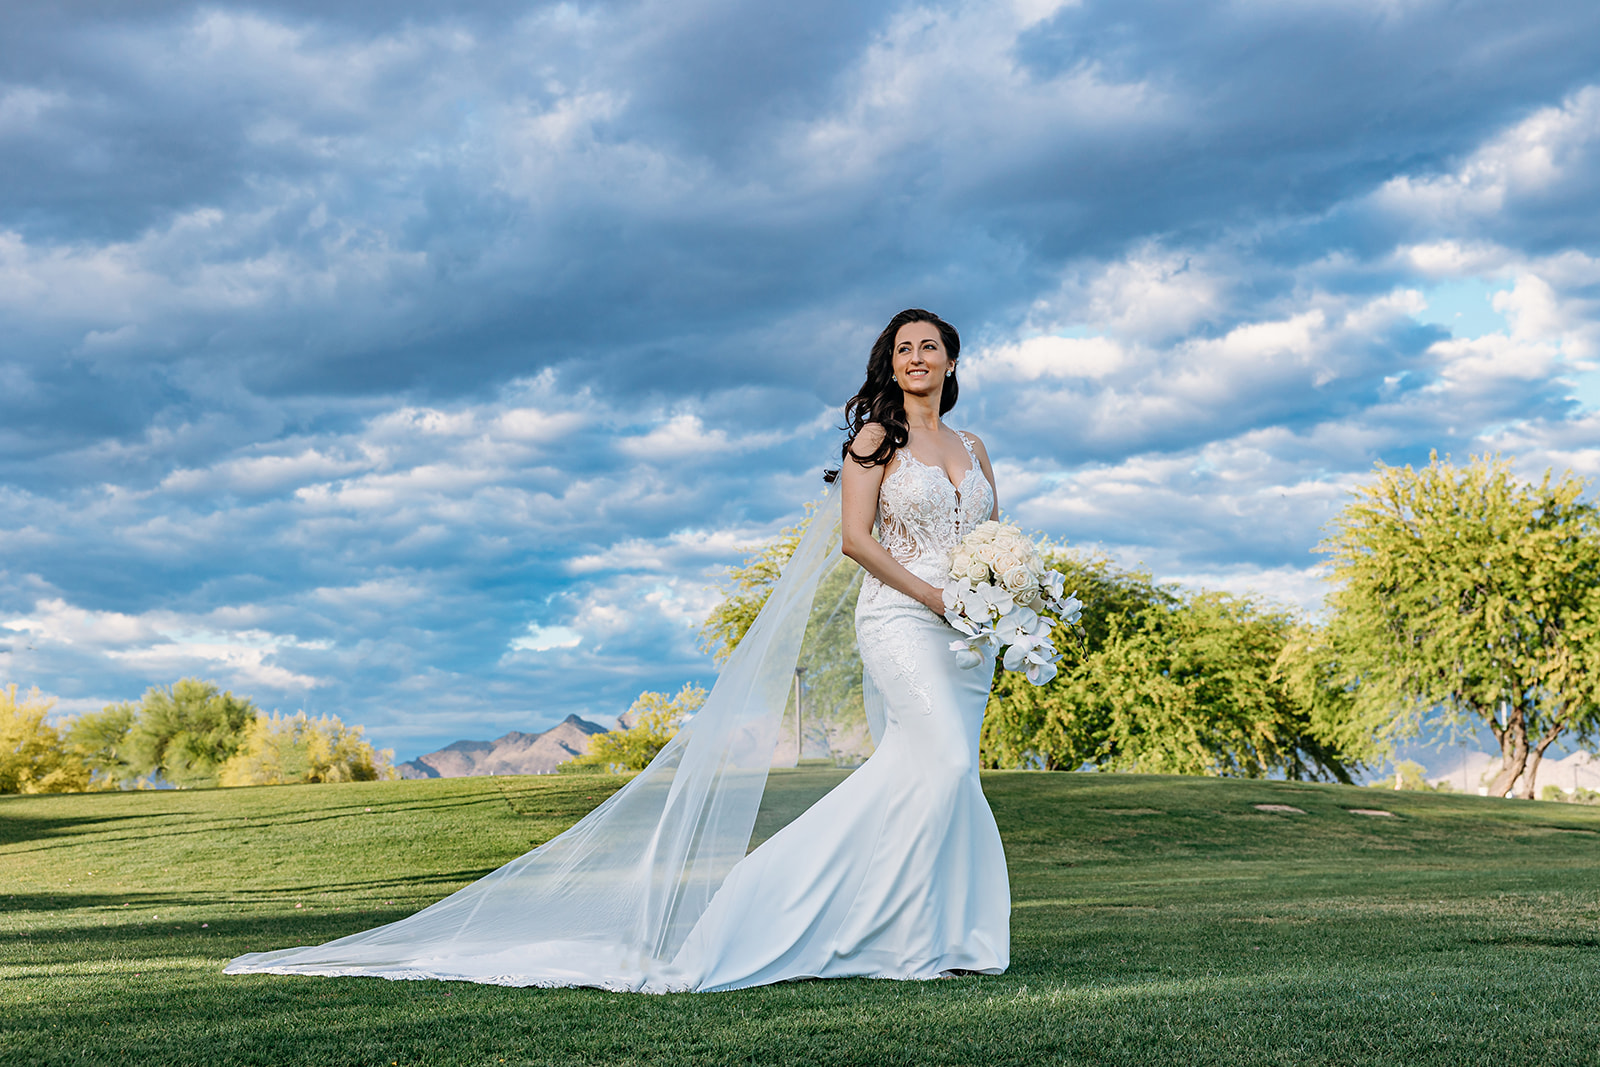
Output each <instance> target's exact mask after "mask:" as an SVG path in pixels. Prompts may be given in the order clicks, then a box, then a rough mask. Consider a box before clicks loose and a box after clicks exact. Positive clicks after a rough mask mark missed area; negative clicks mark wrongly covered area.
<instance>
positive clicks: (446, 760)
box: [395, 715, 606, 778]
mask: <svg viewBox="0 0 1600 1067" xmlns="http://www.w3.org/2000/svg"><path fill="white" fill-rule="evenodd" d="M605 732H606V728H605V727H604V726H601V725H600V724H598V723H593V722H590V721H589V720H587V719H580V718H578V717H577V716H576V715H568V716H567V717H566V718H565V719H563V720H561V721H560V722H559V723H557V724H556V725H554V726H552V727H550V729H548V730H546V731H544V733H540V734H525V733H519V732H518V731H516V730H513V731H511V732H510V733H509V734H506V735H505V736H504V737H497V738H495V739H494V740H493V741H457V742H455V743H453V744H449V745H446V746H444V747H443V748H441V749H440V750H439V751H437V752H430V753H428V754H427V755H426V756H418V757H417V758H416V759H414V760H407V761H406V762H405V763H402V764H400V765H399V766H398V767H396V768H395V769H396V770H398V771H399V772H400V777H402V778H470V777H472V776H474V775H486V774H549V773H550V772H551V771H554V770H555V769H556V764H558V763H565V762H566V761H567V760H569V759H571V758H572V757H574V756H581V755H583V754H584V753H585V752H587V751H589V738H591V737H593V736H594V735H595V734H603V733H605Z"/></svg>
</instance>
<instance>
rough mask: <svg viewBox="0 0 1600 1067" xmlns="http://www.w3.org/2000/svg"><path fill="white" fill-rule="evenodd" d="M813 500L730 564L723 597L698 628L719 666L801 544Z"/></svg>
mask: <svg viewBox="0 0 1600 1067" xmlns="http://www.w3.org/2000/svg"><path fill="white" fill-rule="evenodd" d="M814 508H815V505H814V504H807V505H806V517H805V518H803V519H801V520H800V522H799V523H798V524H796V525H794V526H790V527H788V528H786V529H784V530H783V531H782V532H781V533H779V534H778V535H777V536H776V537H774V538H772V539H771V540H769V541H767V542H766V543H764V544H762V545H761V546H760V547H759V548H757V549H756V551H755V552H754V553H752V554H751V555H749V556H746V557H745V560H744V562H743V563H742V564H740V565H739V566H737V567H729V568H728V572H727V575H726V576H725V579H724V582H723V585H722V600H721V601H719V602H718V604H717V606H716V607H714V608H712V609H711V614H710V615H708V616H706V621H705V625H703V626H702V627H701V628H700V648H701V649H702V650H703V651H705V652H709V653H711V656H712V658H713V659H715V660H716V662H717V664H718V666H721V665H722V663H723V662H725V661H726V660H727V658H728V657H729V656H730V655H732V654H733V650H734V649H735V648H737V647H738V646H739V642H740V641H742V640H744V635H745V634H747V633H749V632H750V627H752V626H754V625H755V621H756V616H757V615H759V614H761V608H762V607H763V605H765V604H766V602H767V597H768V596H770V595H771V594H772V587H773V586H774V585H776V584H777V582H778V576H779V575H780V574H782V573H783V568H784V565H785V564H787V563H788V562H789V559H790V557H792V556H793V555H794V550H795V549H796V548H798V547H799V546H800V538H801V537H803V536H804V535H805V532H806V527H807V526H808V525H809V524H810V522H811V515H812V512H813V509H814Z"/></svg>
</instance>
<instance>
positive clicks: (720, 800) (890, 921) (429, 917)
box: [226, 309, 1011, 993]
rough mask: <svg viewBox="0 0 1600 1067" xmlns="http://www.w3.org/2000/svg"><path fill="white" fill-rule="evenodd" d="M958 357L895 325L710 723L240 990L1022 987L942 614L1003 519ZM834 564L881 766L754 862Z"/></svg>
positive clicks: (922, 326) (726, 672) (913, 328)
mask: <svg viewBox="0 0 1600 1067" xmlns="http://www.w3.org/2000/svg"><path fill="white" fill-rule="evenodd" d="M960 351H961V341H960V337H959V336H958V335H957V333H956V331H955V329H954V328H953V327H951V326H950V325H949V324H948V323H946V322H944V321H943V320H942V319H940V318H939V317H938V316H937V315H934V314H932V313H931V312H928V311H923V310H920V309H911V310H907V311H902V312H901V313H900V314H898V315H896V316H895V317H894V318H893V319H891V320H890V322H889V325H888V326H887V327H886V328H885V329H884V331H883V333H882V334H880V335H879V337H878V339H877V341H876V342H875V343H874V344H873V346H872V353H871V355H870V357H869V358H868V362H867V375H866V382H865V383H864V384H863V385H862V387H861V389H860V391H859V392H858V393H857V394H856V396H855V397H854V398H853V399H851V401H850V403H849V404H848V405H846V407H845V417H846V422H847V426H848V429H849V431H850V439H849V440H848V441H847V442H846V443H845V446H844V450H843V456H842V463H841V468H840V470H839V471H838V472H837V475H835V474H834V473H833V472H830V474H829V480H830V481H836V482H837V487H838V492H834V493H830V494H829V496H828V497H827V498H826V499H825V500H824V502H823V505H822V506H821V507H820V508H819V509H818V510H817V511H816V512H815V513H814V514H813V515H812V517H811V520H810V522H809V524H808V527H807V532H806V534H805V536H804V537H803V538H802V540H801V542H800V545H799V546H798V547H797V548H796V550H795V553H794V556H793V557H792V558H791V560H790V562H789V563H788V565H786V567H785V568H784V572H783V575H782V577H781V578H780V579H779V581H778V583H777V584H776V586H775V587H774V588H773V590H772V593H771V595H770V596H769V597H768V599H767V603H766V605H765V606H764V607H763V608H762V610H761V614H760V616H759V617H758V618H757V620H756V622H755V624H754V625H753V626H752V627H751V629H750V631H749V633H748V634H746V635H745V637H744V639H743V640H741V641H740V643H739V645H738V647H737V648H736V649H735V651H734V653H733V655H732V656H730V657H729V659H728V662H727V663H726V665H725V666H724V668H723V670H722V673H721V675H720V676H719V677H718V679H717V684H716V685H715V687H714V688H713V689H712V692H711V694H710V696H709V697H708V698H707V700H706V702H705V705H704V706H703V707H702V708H701V710H700V711H699V713H698V714H696V715H695V716H694V718H693V719H691V720H690V721H689V722H688V723H687V724H685V726H684V727H683V729H681V730H680V731H679V732H678V734H677V736H676V737H674V738H673V740H672V742H671V743H670V744H669V745H668V746H667V747H666V748H664V749H663V750H662V751H661V753H660V754H659V755H658V756H657V757H656V759H655V760H654V761H652V762H651V764H650V766H649V767H647V768H646V769H645V770H644V771H642V772H640V773H639V775H637V776H636V777H635V778H634V779H633V780H632V781H631V782H629V783H628V785H627V786H625V787H624V788H623V789H621V790H620V791H618V792H617V793H616V794H614V795H613V796H612V797H611V798H610V799H608V800H607V801H606V802H605V803H604V804H601V805H600V806H599V807H598V808H596V809H595V810H594V811H592V812H590V813H589V814H588V815H587V816H585V817H584V818H583V819H582V820H581V821H579V822H578V823H577V824H576V825H575V826H573V827H572V828H571V829H570V830H568V831H567V832H565V833H563V834H561V835H560V836H558V837H556V838H554V839H553V840H551V841H548V842H546V843H545V844H543V845H541V846H539V847H538V848H536V849H534V850H533V851H532V852H530V853H528V854H527V855H525V856H522V857H521V858H519V859H516V860H513V861H512V862H511V863H508V864H506V865H505V866H504V867H501V868H500V869H499V870H497V871H494V872H493V873H491V874H489V875H487V876H486V877H484V878H482V879H480V880H479V881H477V882H475V883H473V884H472V885H469V886H467V887H466V888H464V889H462V890H460V891H459V892H457V893H454V894H452V895H451V896H449V897H446V898H445V899H444V900H441V901H439V902H438V903H436V904H434V905H432V906H430V907H428V908H425V909H423V910H422V911H420V912H418V913H417V914H415V915H412V916H410V917H408V918H406V919H402V920H400V921H399V922H395V923H391V924H389V925H387V926H382V927H378V928H377V929H374V930H367V931H364V932H362V933H359V934H353V935H351V936H349V937H344V938H340V939H338V940H336V941H331V942H328V943H327V944H324V945H319V946H314V947H309V948H294V949H285V950H280V951H276V952H258V953H249V954H246V955H243V956H240V957H238V958H237V959H235V960H233V961H232V962H231V963H229V965H228V967H227V968H226V973H228V974H243V973H249V972H262V971H265V972H273V973H283V974H324V975H375V976H378V977H383V978H447V979H464V980H469V981H475V982H488V983H495V984H500V985H520V986H598V987H601V988H605V989H613V990H631V991H640V992H651V993H665V992H675V991H711V990H725V989H740V988H744V987H747V986H754V985H764V984H767V983H771V982H781V981H785V980H788V979H794V978H834V977H849V976H857V977H869V978H899V979H926V978H938V977H942V976H947V975H950V974H953V973H961V972H981V973H986V974H998V973H1000V972H1001V971H1003V970H1005V968H1006V966H1007V964H1008V962H1009V959H1010V911H1011V902H1010V891H1009V886H1008V883H1007V876H1006V866H1005V853H1004V851H1003V850H1002V848H1001V844H1000V834H999V831H998V829H997V828H996V826H995V822H994V816H993V815H992V814H991V813H990V811H989V806H988V804H987V802H986V801H985V800H984V796H983V792H982V790H981V789H980V787H979V784H978V770H977V767H978V729H979V726H980V724H981V722H982V718H983V710H984V706H985V704H986V703H987V700H988V695H989V683H990V680H991V678H992V676H993V671H994V662H993V659H992V656H986V657H985V658H984V659H983V661H982V662H981V663H980V664H979V665H978V666H977V667H975V668H972V669H968V670H962V669H959V668H958V667H957V666H956V663H955V657H954V655H953V654H952V653H951V652H950V651H949V644H950V641H951V639H952V638H953V637H955V636H957V634H956V632H955V631H954V630H953V629H952V628H951V627H950V626H949V625H948V624H947V623H946V622H945V621H944V619H943V618H942V617H941V616H942V613H943V611H944V604H943V600H942V589H941V586H942V584H943V583H944V582H945V581H947V580H948V571H949V564H950V556H951V553H952V552H953V550H954V549H955V546H956V544H957V542H958V541H959V540H960V538H961V537H962V536H963V535H964V534H965V533H966V532H967V531H968V530H970V529H971V528H972V527H974V526H976V525H977V524H979V523H981V522H983V521H985V520H986V519H989V518H992V517H998V515H999V505H998V503H997V502H996V499H995V491H994V473H993V470H992V468H991V467H990V464H989V459H988V455H987V453H986V452H985V451H984V447H983V443H982V442H981V441H979V440H978V439H977V438H976V437H975V436H973V435H971V434H968V433H963V432H961V431H957V430H952V429H950V428H949V427H947V426H945V425H944V423H943V421H942V416H943V415H945V414H946V413H947V412H948V411H949V410H950V409H951V408H952V407H954V406H955V402H956V396H957V380H956V376H955V372H956V361H957V358H958V357H959V355H960ZM875 524H876V526H877V529H878V537H877V538H876V539H875V538H874V537H873V536H872V531H873V526H874V525H875ZM840 553H842V554H843V555H844V556H848V557H849V558H850V559H852V560H854V561H855V562H856V563H858V564H859V565H860V567H861V568H862V569H864V570H865V572H866V573H865V576H864V578H863V579H862V581H861V586H860V595H859V598H858V599H857V603H856V609H855V634H856V642H857V645H858V647H859V652H860V658H861V663H862V664H863V666H864V668H865V678H864V683H865V689H866V691H867V694H868V696H867V697H866V704H867V713H868V717H869V719H870V720H871V725H872V733H873V740H874V742H875V745H876V748H875V751H874V752H873V755H872V756H871V758H870V759H868V760H867V761H866V762H865V763H864V764H863V765H862V766H861V767H860V768H859V769H858V770H856V771H855V773H853V774H852V775H850V777H848V778H847V779H845V780H844V782H842V783H841V784H840V785H839V786H838V787H837V788H835V789H834V790H833V791H832V792H830V793H828V794H827V795H826V796H824V797H823V798H822V799H821V800H819V801H817V803H816V804H814V805H813V806H812V807H811V808H810V809H809V810H807V811H806V812H805V813H804V814H803V815H801V816H800V817H799V818H798V819H796V820H795V821H794V822H792V823H790V824H789V825H788V826H786V827H784V828H783V829H782V830H780V831H779V832H778V833H776V834H775V835H773V836H772V837H771V838H769V839H768V840H767V841H765V842H764V843H763V844H762V845H761V846H760V847H759V848H757V849H755V850H754V851H753V852H750V853H749V855H745V850H746V848H747V846H748V843H749V839H750V832H751V829H752V826H753V824H754V821H755V814H756V809H757V807H758V806H759V804H760V800H761V793H762V790H763V788H764V786H765V782H766V774H767V769H768V767H769V766H770V765H771V763H772V754H773V750H774V747H775V745H776V743H777V739H778V735H779V730H780V727H781V720H782V719H783V716H784V707H785V697H786V694H787V692H788V686H789V684H790V682H791V680H792V678H793V672H794V667H795V663H796V661H797V658H798V657H799V655H800V650H801V646H802V643H803V641H805V640H806V639H807V634H808V627H807V623H808V620H809V619H811V618H812V609H813V601H814V599H815V594H816V590H817V588H818V584H819V581H821V580H822V579H823V577H824V575H825V574H826V573H827V572H829V571H830V570H831V568H832V567H833V566H834V565H835V564H837V563H839V559H840Z"/></svg>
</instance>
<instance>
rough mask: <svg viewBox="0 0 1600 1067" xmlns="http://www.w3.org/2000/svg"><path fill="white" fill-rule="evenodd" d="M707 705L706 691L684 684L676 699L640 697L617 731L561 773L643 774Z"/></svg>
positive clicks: (598, 737)
mask: <svg viewBox="0 0 1600 1067" xmlns="http://www.w3.org/2000/svg"><path fill="white" fill-rule="evenodd" d="M705 702H706V691H705V690H704V689H701V688H700V687H699V686H697V685H695V684H694V683H692V682H689V683H685V685H684V687H683V688H682V689H680V690H678V694H677V695H676V696H673V697H669V696H667V694H665V693H652V692H649V691H646V692H643V693H640V694H639V696H638V699H636V700H635V701H634V702H633V706H632V707H630V708H628V710H627V711H626V712H624V713H623V714H621V715H620V716H618V717H617V728H616V729H615V730H610V731H608V732H606V733H603V734H595V735H594V736H593V737H592V738H590V740H589V751H587V752H585V753H584V754H583V755H581V756H577V757H574V758H573V759H571V760H568V761H567V762H566V763H563V764H561V766H560V767H559V768H558V770H562V771H566V772H569V773H570V772H573V771H582V770H610V771H642V770H644V769H645V767H646V766H648V765H649V763H650V761H651V760H653V759H655V758H656V753H658V752H660V751H661V750H662V749H663V748H666V747H667V742H668V741H671V740H672V737H673V735H674V734H676V733H677V732H678V728H679V727H680V726H682V725H683V720H684V719H686V718H688V717H689V716H690V715H693V714H694V713H695V712H696V711H698V710H699V709H700V705H702V704H704V703H705Z"/></svg>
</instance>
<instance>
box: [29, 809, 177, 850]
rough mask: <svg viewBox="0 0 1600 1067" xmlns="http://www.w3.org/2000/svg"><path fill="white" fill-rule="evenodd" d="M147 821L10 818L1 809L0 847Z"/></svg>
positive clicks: (96, 817) (86, 817)
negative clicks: (105, 826)
mask: <svg viewBox="0 0 1600 1067" xmlns="http://www.w3.org/2000/svg"><path fill="white" fill-rule="evenodd" d="M148 818H150V816H148V815H83V816H71V817H62V816H58V817H56V818H39V817H35V816H31V815H13V814H11V813H9V812H7V811H5V810H4V809H3V808H0V845H20V844H25V843H27V842H29V841H39V840H42V839H44V838H47V837H62V836H64V835H67V834H73V833H80V834H81V833H83V832H84V831H86V830H88V829H90V828H91V827H95V826H100V825H103V824H106V823H117V822H130V821H132V822H137V821H139V820H142V819H148ZM24 851H26V850H24Z"/></svg>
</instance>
